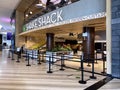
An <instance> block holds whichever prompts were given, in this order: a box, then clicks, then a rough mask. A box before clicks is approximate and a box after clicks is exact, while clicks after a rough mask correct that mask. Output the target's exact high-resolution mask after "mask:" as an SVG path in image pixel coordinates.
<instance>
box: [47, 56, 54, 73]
mask: <svg viewBox="0 0 120 90" xmlns="http://www.w3.org/2000/svg"><path fill="white" fill-rule="evenodd" d="M48 63H49V68H48V71H47V73H53V72H52V71H51V57H50V56H49V62H48Z"/></svg>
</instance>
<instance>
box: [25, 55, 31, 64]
mask: <svg viewBox="0 0 120 90" xmlns="http://www.w3.org/2000/svg"><path fill="white" fill-rule="evenodd" d="M27 61H28V63H27V65H26V66H31V65H30V61H29V53H28V54H27Z"/></svg>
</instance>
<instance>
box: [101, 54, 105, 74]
mask: <svg viewBox="0 0 120 90" xmlns="http://www.w3.org/2000/svg"><path fill="white" fill-rule="evenodd" d="M105 60H106V56H105V55H104V54H103V72H101V73H102V74H103V75H106V72H105Z"/></svg>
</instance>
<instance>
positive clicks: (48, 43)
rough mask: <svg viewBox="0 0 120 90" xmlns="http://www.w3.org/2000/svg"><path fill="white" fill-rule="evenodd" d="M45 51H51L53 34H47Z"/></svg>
mask: <svg viewBox="0 0 120 90" xmlns="http://www.w3.org/2000/svg"><path fill="white" fill-rule="evenodd" d="M46 36H47V45H46V46H47V47H46V49H47V51H51V50H52V49H53V48H54V34H53V33H47V34H46Z"/></svg>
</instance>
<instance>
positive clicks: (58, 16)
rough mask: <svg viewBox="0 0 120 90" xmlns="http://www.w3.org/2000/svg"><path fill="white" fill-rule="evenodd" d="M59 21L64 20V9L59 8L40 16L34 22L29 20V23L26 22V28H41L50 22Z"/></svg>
mask: <svg viewBox="0 0 120 90" xmlns="http://www.w3.org/2000/svg"><path fill="white" fill-rule="evenodd" d="M59 21H63V17H62V10H58V11H56V12H53V13H51V14H49V15H45V16H41V17H38V18H37V19H35V20H33V21H32V22H29V23H28V24H26V30H30V29H35V28H39V27H42V26H46V25H49V24H54V23H56V22H59Z"/></svg>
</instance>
